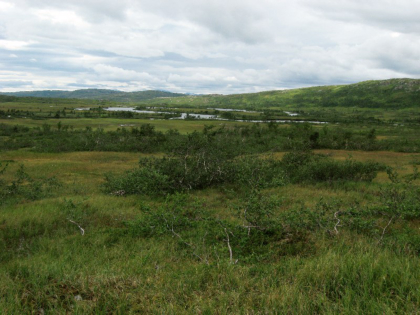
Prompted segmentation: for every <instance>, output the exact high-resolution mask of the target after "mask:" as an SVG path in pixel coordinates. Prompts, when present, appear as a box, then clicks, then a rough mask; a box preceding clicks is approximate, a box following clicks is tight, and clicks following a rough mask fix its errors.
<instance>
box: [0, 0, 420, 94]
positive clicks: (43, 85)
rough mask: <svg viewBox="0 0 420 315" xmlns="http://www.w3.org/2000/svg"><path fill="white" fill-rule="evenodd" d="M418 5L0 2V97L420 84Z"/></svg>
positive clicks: (223, 0)
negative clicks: (83, 91)
mask: <svg viewBox="0 0 420 315" xmlns="http://www.w3.org/2000/svg"><path fill="white" fill-rule="evenodd" d="M419 17H420V0H398V1H396V0H393V1H389V0H288V1H284V0H258V1H256V0H211V1H209V0H177V1H169V0H137V1H136V0H118V1H116V0H101V1H99V0H66V1H59V0H0V91H1V92H14V91H29V90H76V89H84V88H105V89H117V90H122V91H143V90H155V89H158V90H167V91H172V92H181V93H195V94H210V93H218V94H234V93H252V92H259V91H267V90H278V89H288V88H299V87H307V86H319V85H336V84H349V83H355V82H360V81H365V80H382V79H389V78H420V62H419V61H420V18H419Z"/></svg>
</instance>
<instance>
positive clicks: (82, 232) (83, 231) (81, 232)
mask: <svg viewBox="0 0 420 315" xmlns="http://www.w3.org/2000/svg"><path fill="white" fill-rule="evenodd" d="M67 220H68V221H69V222H71V223H73V224H76V225H77V227H78V228H79V229H80V234H82V235H85V230H84V229H83V228H82V227H81V226H80V225H79V224H77V223H76V222H74V221H73V220H70V219H67Z"/></svg>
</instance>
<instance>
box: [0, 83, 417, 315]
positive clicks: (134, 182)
mask: <svg viewBox="0 0 420 315" xmlns="http://www.w3.org/2000/svg"><path fill="white" fill-rule="evenodd" d="M309 92H311V93H312V92H313V91H309ZM311 95H312V94H311ZM266 96H267V98H270V97H279V96H278V95H277V94H275V95H274V94H273V95H271V94H268V95H266ZM289 96H290V95H289ZM290 97H292V96H290ZM176 99H177V100H178V99H179V102H181V101H182V100H183V98H182V97H179V98H176ZM185 99H187V100H188V99H190V98H185ZM211 100H214V99H211ZM28 102H29V101H28ZM28 102H27V103H25V104H23V103H16V102H10V103H0V106H1V107H0V110H2V111H3V112H5V113H6V115H3V117H2V118H1V119H0V262H1V264H0V309H1V310H2V313H4V314H17V313H22V314H49V313H54V314H66V313H68V314H110V313H116V314H135V313H142V314H143V313H144V314H149V313H153V314H154V313H158V314H161V313H169V314H184V313H187V314H196V313H199V314H226V313H229V314H230V313H232V314H267V313H269V314H272V313H278V314H324V313H326V314H417V313H419V312H420V289H419V288H420V285H419V280H418V279H420V259H419V253H420V176H419V173H418V167H419V165H420V145H419V140H418V134H419V133H418V132H419V129H420V128H419V125H418V123H416V121H415V119H414V118H416V117H417V116H418V112H417V110H416V109H413V108H411V109H410V110H407V111H404V109H400V110H397V111H392V112H387V111H380V110H379V109H361V110H357V112H355V111H353V113H352V112H351V111H350V110H349V109H343V108H339V107H334V108H329V109H328V110H325V111H322V110H321V109H320V108H315V107H311V108H309V107H308V108H305V109H303V110H302V111H303V113H302V112H301V116H304V117H306V118H307V119H313V120H318V119H321V120H327V121H328V120H329V119H332V118H334V117H341V118H340V119H341V121H340V122H338V123H337V121H336V120H337V119H336V120H334V119H333V120H332V121H329V123H328V124H325V125H318V124H307V123H305V124H277V123H270V124H265V123H264V124H256V123H252V122H235V121H217V120H213V121H209V120H198V119H191V120H170V119H154V120H150V119H149V118H150V117H149V118H147V117H143V116H141V115H138V116H136V115H134V116H132V117H129V116H128V114H127V113H125V114H124V113H117V114H116V115H120V116H115V117H109V114H108V113H104V112H103V111H102V109H97V110H92V111H89V112H87V113H86V114H85V111H80V112H77V111H74V108H78V107H94V106H96V105H97V102H95V101H81V100H63V101H62V102H63V103H62V104H57V108H54V110H53V111H51V112H50V111H49V110H48V108H49V106H56V104H55V102H59V101H57V100H46V101H45V103H37V102H36V101H33V100H30V102H29V103H28ZM48 102H53V103H54V104H51V103H48ZM60 102H61V101H60ZM151 103H153V102H152V101H151ZM29 104H30V106H29ZM92 104H93V105H94V106H92ZM107 104H108V106H114V105H115V103H111V102H108V103H107ZM236 105H237V104H236ZM200 107H201V108H193V107H192V106H191V107H190V108H183V109H182V111H190V112H192V113H205V111H208V109H204V108H203V106H200ZM314 108H315V109H314ZM13 110H15V111H13ZM17 110H18V111H17ZM40 110H41V111H40ZM293 110H299V109H298V108H293ZM22 111H25V113H24V115H26V111H28V112H29V114H30V113H32V114H33V115H32V114H31V115H28V117H27V118H23V117H24V116H23V113H22ZM410 111H413V113H412V112H410ZM57 112H58V113H57ZM374 112H376V113H377V114H378V115H377V116H375V117H374V119H371V118H369V117H366V115H371V114H372V113H374ZM9 114H10V116H11V117H8V116H9ZM231 114H232V115H237V112H231ZM260 114H261V115H265V117H266V118H268V119H270V118H272V119H278V118H279V117H281V115H284V113H283V114H282V109H281V108H279V107H273V106H272V108H271V112H269V111H265V112H264V111H262V112H261V113H260ZM55 115H58V116H59V117H55ZM123 115H126V116H124V117H123ZM279 115H280V116H279ZM416 115H417V116H416ZM78 116H79V117H78ZM410 116H411V118H413V119H411V120H410V121H406V120H407V117H410ZM232 117H233V116H232ZM343 117H344V118H343ZM357 117H362V119H359V118H357ZM376 119H379V120H376ZM393 120H396V121H398V122H394V121H393ZM404 121H406V122H404Z"/></svg>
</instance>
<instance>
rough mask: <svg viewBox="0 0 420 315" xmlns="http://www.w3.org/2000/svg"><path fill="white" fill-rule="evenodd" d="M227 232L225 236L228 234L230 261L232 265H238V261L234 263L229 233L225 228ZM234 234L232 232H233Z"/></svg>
mask: <svg viewBox="0 0 420 315" xmlns="http://www.w3.org/2000/svg"><path fill="white" fill-rule="evenodd" d="M224 230H225V234H226V242H227V246H228V249H229V259H230V263H231V264H236V263H237V262H238V260H236V261H235V262H233V252H232V247H231V246H230V239H229V233H228V231H227V229H226V228H224ZM231 233H232V232H231Z"/></svg>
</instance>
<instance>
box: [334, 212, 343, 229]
mask: <svg viewBox="0 0 420 315" xmlns="http://www.w3.org/2000/svg"><path fill="white" fill-rule="evenodd" d="M340 213H341V211H336V212H335V213H334V218H335V219H336V220H337V223H336V224H335V226H334V231H335V233H336V234H338V230H337V227H338V226H341V225H340V222H341V220H340V219H339V218H338V217H337V216H338V215H339V214H340Z"/></svg>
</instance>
